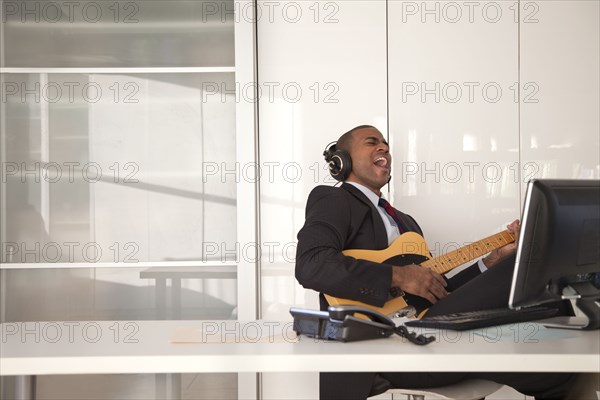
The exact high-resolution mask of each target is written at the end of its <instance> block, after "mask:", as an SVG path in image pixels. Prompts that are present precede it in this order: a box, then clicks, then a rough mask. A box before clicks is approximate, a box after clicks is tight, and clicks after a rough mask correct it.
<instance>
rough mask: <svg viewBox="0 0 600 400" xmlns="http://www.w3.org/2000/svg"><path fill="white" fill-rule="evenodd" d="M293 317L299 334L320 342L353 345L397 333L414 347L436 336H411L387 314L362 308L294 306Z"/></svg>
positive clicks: (291, 311)
mask: <svg viewBox="0 0 600 400" xmlns="http://www.w3.org/2000/svg"><path fill="white" fill-rule="evenodd" d="M290 314H292V316H293V317H294V331H296V333H297V334H298V335H305V336H308V337H314V338H317V339H326V340H337V341H340V342H353V341H357V340H367V339H377V338H384V337H389V336H391V335H393V334H394V333H395V334H397V335H400V336H402V337H405V338H407V339H408V340H409V341H410V342H412V343H415V344H421V345H422V344H428V343H430V342H432V341H433V340H434V338H433V337H425V336H423V335H418V336H417V335H416V334H415V333H409V332H408V330H407V329H406V327H405V326H403V325H400V326H396V324H394V321H392V320H391V319H389V318H388V317H386V316H385V315H383V314H381V313H379V312H377V311H374V310H371V309H368V308H364V307H360V306H329V308H328V309H327V311H317V310H309V309H303V308H294V307H292V308H290ZM355 314H360V315H363V316H365V317H367V318H368V319H365V318H359V317H357V316H356V315H355Z"/></svg>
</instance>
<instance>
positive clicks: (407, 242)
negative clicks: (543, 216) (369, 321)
mask: <svg viewBox="0 0 600 400" xmlns="http://www.w3.org/2000/svg"><path fill="white" fill-rule="evenodd" d="M514 240H515V238H514V237H513V236H512V235H511V234H510V233H508V231H503V232H500V233H497V234H495V235H492V236H488V237H486V238H484V239H482V240H479V241H477V242H475V243H471V244H469V245H467V246H464V247H461V248H459V249H457V250H454V251H451V252H449V253H446V254H445V255H443V256H440V257H436V258H430V255H429V254H430V253H429V248H428V247H427V243H426V242H425V239H424V238H423V237H422V236H421V235H419V234H418V233H415V232H406V233H403V234H402V235H400V236H399V237H398V238H397V239H396V240H394V242H393V243H392V244H391V245H390V246H389V247H388V248H387V249H383V250H360V249H359V250H345V251H343V253H344V254H345V255H347V256H351V257H354V258H357V259H362V260H368V261H373V262H377V263H386V264H392V265H399V266H403V265H409V264H418V265H421V266H422V267H426V268H429V269H432V270H433V271H435V272H437V273H439V274H445V273H446V272H448V271H451V270H453V269H454V268H456V267H458V266H461V265H463V264H465V263H467V262H469V261H471V260H474V259H476V258H477V257H480V256H482V255H484V254H486V253H489V252H490V251H492V250H495V249H497V248H500V247H502V246H504V245H507V244H509V243H511V242H514ZM325 298H326V300H327V302H328V303H329V305H332V306H338V305H358V306H362V307H367V308H370V309H372V310H376V311H379V312H380V313H382V314H384V315H387V316H390V317H398V316H416V317H417V318H421V317H422V316H423V315H424V314H425V312H426V311H427V309H428V308H429V306H431V303H430V302H429V301H428V300H426V299H425V298H423V297H420V296H416V295H413V294H410V293H404V292H401V293H400V295H399V296H398V297H396V298H393V299H391V300H389V301H388V302H386V303H385V304H384V306H383V307H376V306H372V305H369V304H365V303H362V302H360V301H355V300H348V299H342V298H337V297H333V296H329V295H328V294H325Z"/></svg>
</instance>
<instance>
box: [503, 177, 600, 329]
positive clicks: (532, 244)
mask: <svg viewBox="0 0 600 400" xmlns="http://www.w3.org/2000/svg"><path fill="white" fill-rule="evenodd" d="M560 299H577V302H576V305H577V307H578V308H579V309H580V310H581V311H582V312H583V313H584V314H585V316H586V317H587V321H586V322H585V323H584V324H580V325H579V326H578V327H579V328H580V329H598V328H599V327H600V180H553V179H538V180H532V181H530V182H529V183H528V186H527V195H526V198H525V206H524V208H523V215H522V219H521V234H520V237H519V242H518V247H517V257H516V264H515V270H514V274H513V281H512V287H511V292H510V297H509V307H510V308H521V307H528V306H533V305H538V304H543V303H547V302H551V301H556V300H560ZM573 327H575V326H573Z"/></svg>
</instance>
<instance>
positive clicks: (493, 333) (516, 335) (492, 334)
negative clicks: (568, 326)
mask: <svg viewBox="0 0 600 400" xmlns="http://www.w3.org/2000/svg"><path fill="white" fill-rule="evenodd" d="M472 333H474V334H475V335H478V336H482V337H483V338H485V340H487V341H495V342H500V341H513V342H515V343H517V342H522V343H536V342H538V341H540V340H552V339H569V338H573V337H575V335H574V334H573V332H571V331H567V330H564V329H554V328H546V327H545V326H544V325H542V324H540V323H537V322H521V323H518V324H508V325H500V326H489V327H487V328H481V329H474V330H473V331H472Z"/></svg>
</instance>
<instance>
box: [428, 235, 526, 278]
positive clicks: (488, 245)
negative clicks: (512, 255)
mask: <svg viewBox="0 0 600 400" xmlns="http://www.w3.org/2000/svg"><path fill="white" fill-rule="evenodd" d="M514 241H515V238H514V237H513V236H512V235H511V234H510V233H508V231H503V232H500V233H496V234H495V235H492V236H488V237H486V238H484V239H481V240H479V241H477V242H474V243H471V244H469V245H467V246H464V247H461V248H460V249H457V250H454V251H451V252H449V253H446V254H444V255H443V256H440V257H436V258H432V259H430V260H427V261H425V262H423V263H421V266H423V267H427V268H430V269H433V270H434V271H435V272H437V273H439V274H444V273H446V272H448V271H450V270H452V269H454V268H456V267H458V266H461V265H463V264H465V263H467V262H469V261H472V260H474V259H476V258H477V257H481V256H482V255H484V254H486V253H489V252H490V251H492V250H495V249H497V248H499V247H502V246H504V245H507V244H509V243H512V242H514Z"/></svg>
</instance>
